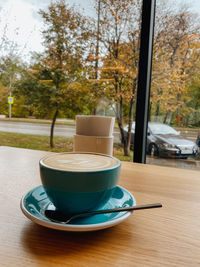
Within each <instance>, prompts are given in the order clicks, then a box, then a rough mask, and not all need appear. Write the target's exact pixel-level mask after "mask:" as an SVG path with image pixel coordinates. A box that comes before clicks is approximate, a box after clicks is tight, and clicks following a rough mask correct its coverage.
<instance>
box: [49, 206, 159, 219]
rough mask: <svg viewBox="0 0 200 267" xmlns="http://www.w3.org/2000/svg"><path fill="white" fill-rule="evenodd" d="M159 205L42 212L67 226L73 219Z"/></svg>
mask: <svg viewBox="0 0 200 267" xmlns="http://www.w3.org/2000/svg"><path fill="white" fill-rule="evenodd" d="M161 207H162V204H161V203H153V204H145V205H136V206H132V207H124V208H114V209H107V210H97V211H86V212H82V213H77V214H70V213H69V214H66V213H63V212H61V211H59V210H48V209H46V210H45V211H44V214H45V216H46V217H47V218H48V219H50V220H51V221H52V222H56V223H63V224H67V223H69V222H70V221H71V220H73V219H77V218H78V217H85V216H91V215H96V214H104V213H113V212H121V211H133V210H142V209H152V208H161Z"/></svg>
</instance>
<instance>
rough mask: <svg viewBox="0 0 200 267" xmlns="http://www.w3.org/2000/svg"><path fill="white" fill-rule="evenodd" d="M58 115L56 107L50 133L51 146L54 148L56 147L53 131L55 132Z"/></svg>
mask: <svg viewBox="0 0 200 267" xmlns="http://www.w3.org/2000/svg"><path fill="white" fill-rule="evenodd" d="M57 115H58V109H56V112H55V113H54V116H53V120H52V123H51V134H50V147H51V148H53V147H54V143H53V133H54V126H55V122H56V117H57Z"/></svg>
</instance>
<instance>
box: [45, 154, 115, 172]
mask: <svg viewBox="0 0 200 267" xmlns="http://www.w3.org/2000/svg"><path fill="white" fill-rule="evenodd" d="M42 161H43V163H44V164H45V165H46V166H49V167H52V168H56V169H60V170H69V171H95V170H102V169H108V168H111V167H114V166H116V165H118V163H119V162H118V160H116V159H115V158H112V157H107V156H103V155H95V154H87V153H80V154H79V153H66V154H59V155H53V156H49V157H47V158H44V159H43V160H42Z"/></svg>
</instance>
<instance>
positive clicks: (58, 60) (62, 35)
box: [39, 0, 90, 147]
mask: <svg viewBox="0 0 200 267" xmlns="http://www.w3.org/2000/svg"><path fill="white" fill-rule="evenodd" d="M39 13H40V15H41V16H42V19H43V22H44V29H43V30H42V36H43V45H44V53H43V57H42V58H41V65H42V66H43V70H42V74H43V76H44V81H43V82H45V80H47V81H48V82H50V83H51V87H52V97H51V98H50V101H51V104H52V106H53V107H54V114H53V120H52V125H51V137H50V145H51V147H53V130H54V125H55V121H56V117H57V115H58V112H59V110H60V108H62V104H63V105H65V106H66V107H67V106H68V105H70V103H69V101H70V100H69V98H67V99H65V96H67V94H68V90H70V88H72V87H77V86H79V87H80V83H81V82H82V81H83V80H85V75H84V70H83V60H84V57H85V56H86V55H85V53H86V50H87V47H88V39H89V36H90V26H89V21H88V20H87V19H86V17H84V16H83V15H82V14H81V13H80V12H77V11H75V8H74V7H70V8H69V7H68V6H67V5H66V4H65V1H64V0H59V1H56V2H51V4H50V5H49V7H48V10H47V11H45V10H40V12H39ZM41 79H42V78H41ZM41 82H42V81H41ZM81 84H82V86H83V84H84V83H81ZM64 91H65V94H64V93H63V92H64ZM61 100H63V101H61Z"/></svg>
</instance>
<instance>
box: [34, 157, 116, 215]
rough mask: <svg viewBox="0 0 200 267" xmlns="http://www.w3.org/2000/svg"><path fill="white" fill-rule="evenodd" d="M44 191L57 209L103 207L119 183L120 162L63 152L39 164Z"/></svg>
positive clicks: (66, 210)
mask: <svg viewBox="0 0 200 267" xmlns="http://www.w3.org/2000/svg"><path fill="white" fill-rule="evenodd" d="M39 165H40V177H41V181H42V184H43V186H44V190H45V191H46V193H47V196H48V197H49V199H50V201H51V202H52V203H53V204H54V206H55V207H56V208H57V209H58V210H61V211H63V212H70V213H77V212H84V211H88V210H92V209H97V208H100V207H101V206H102V205H104V204H105V203H106V202H107V201H108V200H109V198H110V196H111V194H112V190H113V188H114V187H115V186H116V185H117V184H118V181H119V177H120V168H121V162H120V161H119V160H118V159H116V158H114V157H112V156H107V155H101V154H94V153H78V152H77V153H60V154H54V155H49V156H46V157H44V158H42V159H41V160H40V162H39Z"/></svg>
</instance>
